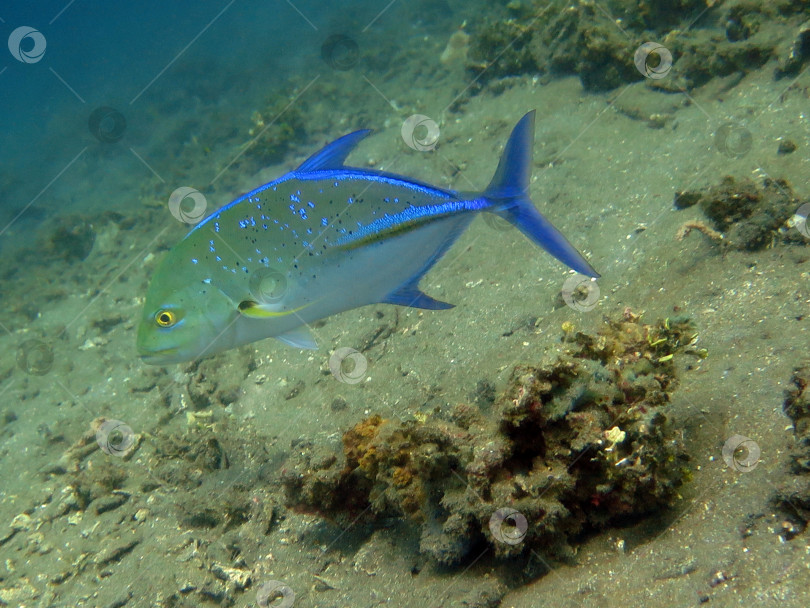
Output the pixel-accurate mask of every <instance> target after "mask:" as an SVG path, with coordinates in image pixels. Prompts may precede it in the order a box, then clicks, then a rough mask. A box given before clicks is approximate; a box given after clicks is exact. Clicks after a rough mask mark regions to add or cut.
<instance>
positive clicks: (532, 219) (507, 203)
mask: <svg viewBox="0 0 810 608" xmlns="http://www.w3.org/2000/svg"><path fill="white" fill-rule="evenodd" d="M534 114H535V111H534V110H532V111H531V112H529V113H528V114H526V115H525V116H524V117H523V118H521V119H520V122H518V123H517V125H515V128H514V129H512V134H511V135H510V136H509V141H507V142H506V147H505V148H504V151H503V155H502V156H501V160H500V162H499V163H498V168H497V170H496V171H495V176H494V177H493V178H492V181H491V182H490V183H489V186H487V189H486V190H484V192H483V193H482V194H483V196H484V198H486V199H487V201H488V202H489V203H490V205H489V206H487V207H486V208H485V210H486V211H488V212H490V213H495V214H496V215H499V216H500V217H502V218H503V219H505V220H506V221H508V222H509V223H511V224H512V225H514V226H516V227H517V228H519V229H520V231H521V232H523V234H525V235H526V236H527V237H529V239H531V240H532V241H533V242H534V243H536V244H537V245H539V246H540V247H542V248H543V249H545V250H546V251H547V252H549V253H550V254H551V255H553V256H554V257H555V258H557V259H558V260H560V261H561V262H562V263H563V264H565V265H566V266H568V267H570V268H572V269H574V270H576V271H577V272H579V273H580V274H584V275H587V276H589V277H595V278H596V277H599V273H598V272H596V271H595V270H594V269H593V267H592V266H591V265H590V264H589V263H588V260H586V259H585V258H584V257H583V256H582V254H581V253H580V252H579V251H577V250H576V249H575V248H574V246H573V245H572V244H571V243H569V242H568V239H566V238H565V237H564V236H563V234H562V233H561V232H560V231H559V230H557V229H556V228H555V227H554V226H553V225H552V224H551V222H549V221H548V220H547V219H546V218H545V217H543V215H542V214H541V213H540V212H539V211H538V210H537V209H536V208H535V206H534V204H533V203H532V200H531V198H530V197H529V182H530V180H531V177H532V151H533V148H534Z"/></svg>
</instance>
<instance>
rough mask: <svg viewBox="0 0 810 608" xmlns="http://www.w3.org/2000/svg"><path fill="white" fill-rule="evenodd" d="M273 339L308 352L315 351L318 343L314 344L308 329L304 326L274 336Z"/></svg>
mask: <svg viewBox="0 0 810 608" xmlns="http://www.w3.org/2000/svg"><path fill="white" fill-rule="evenodd" d="M275 338H276V340H279V341H281V342H284V344H287V345H289V346H292V347H294V348H304V349H308V350H316V349H317V348H318V343H317V342H315V338H314V337H313V336H312V334H311V333H310V331H309V329H307V327H306V325H301V326H300V327H296V328H295V329H291V330H290V331H288V332H285V333H283V334H280V335H278V336H275Z"/></svg>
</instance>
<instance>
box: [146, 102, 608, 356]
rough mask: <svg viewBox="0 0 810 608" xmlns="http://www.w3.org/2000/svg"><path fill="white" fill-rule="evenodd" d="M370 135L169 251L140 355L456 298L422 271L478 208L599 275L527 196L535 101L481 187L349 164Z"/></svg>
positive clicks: (295, 341)
mask: <svg viewBox="0 0 810 608" xmlns="http://www.w3.org/2000/svg"><path fill="white" fill-rule="evenodd" d="M369 133H370V131H369V130H363V131H356V132H354V133H350V134H348V135H345V136H343V137H341V138H340V139H338V140H336V141H334V142H332V143H331V144H329V145H327V146H326V147H325V148H323V149H322V150H320V151H319V152H317V153H316V154H315V155H313V156H311V157H310V158H309V159H307V160H306V161H305V162H304V163H303V164H302V165H301V166H300V167H298V168H297V169H295V170H294V171H292V172H290V173H288V174H286V175H284V176H282V177H280V178H278V179H277V180H275V181H272V182H270V183H268V184H265V185H264V186H261V187H259V188H257V189H255V190H253V191H252V192H248V193H247V194H245V195H243V196H241V197H239V198H237V199H236V200H235V201H233V202H232V203H230V204H228V205H226V206H224V207H222V208H221V209H218V210H217V211H215V212H214V213H212V214H211V215H209V216H208V217H207V218H206V219H204V220H203V221H202V222H200V223H199V224H198V225H197V226H195V227H194V228H193V229H192V230H191V232H189V234H188V235H187V236H186V237H185V238H184V239H183V240H182V241H181V242H180V243H178V244H177V245H176V246H175V247H174V248H173V249H172V250H171V251H170V252H169V253H168V254H167V255H166V257H165V258H164V259H163V260H162V262H161V263H160V265H159V266H158V268H157V270H156V271H155V274H154V276H153V277H152V281H151V283H150V286H149V289H148V291H147V294H146V301H145V304H144V309H143V314H142V317H141V320H140V326H139V328H138V338H137V346H138V351H139V354H140V356H141V357H142V359H143V360H144V361H145V362H147V363H152V364H167V363H177V362H182V361H189V360H194V359H198V358H200V357H203V356H207V355H210V354H213V353H217V352H221V351H224V350H227V349H231V348H234V347H236V346H240V345H242V344H248V343H250V342H254V341H256V340H261V339H263V338H268V337H275V338H277V339H279V340H281V341H283V342H285V343H287V344H290V345H292V346H295V347H298V348H316V347H317V346H316V343H315V340H314V338H313V336H312V334H311V333H310V331H309V329H308V325H310V324H311V323H312V322H314V321H317V320H318V319H322V318H325V317H328V316H330V315H334V314H336V313H339V312H342V311H346V310H350V309H352V308H357V307H359V306H365V305H367V304H376V303H381V302H382V303H388V304H398V305H400V306H411V307H415V308H424V309H430V310H441V309H446V308H451V307H452V305H451V304H448V303H446V302H440V301H438V300H436V299H434V298H432V297H430V296H429V295H427V294H425V293H423V292H422V291H421V290H420V288H419V281H420V280H421V279H422V277H423V276H424V275H425V274H426V273H427V272H428V270H430V269H431V268H432V267H433V265H434V264H435V263H436V262H437V261H438V260H439V259H441V257H442V256H443V255H444V254H445V253H447V250H448V249H450V247H451V246H452V245H453V243H454V242H455V241H456V239H458V237H459V235H461V233H462V232H463V231H464V230H465V229H466V228H467V227H468V226H469V225H470V222H472V220H473V219H474V218H475V217H476V216H477V215H478V214H479V213H481V212H484V213H494V214H496V215H498V216H500V217H502V218H504V219H505V220H507V221H508V222H510V223H512V224H513V225H514V226H516V227H517V228H518V229H520V230H521V231H522V232H523V233H524V234H525V235H526V236H528V237H529V239H530V240H532V241H533V242H534V243H536V244H537V245H539V246H540V247H542V248H543V249H545V250H546V251H547V252H549V253H550V254H551V255H553V256H554V257H556V258H557V259H558V260H560V261H561V262H562V263H564V264H566V265H567V266H569V267H570V268H573V269H574V270H576V271H577V272H579V273H582V274H584V275H587V276H590V277H598V276H599V275H598V274H597V273H596V271H595V270H594V269H593V268H592V267H591V265H590V264H589V263H588V262H587V260H585V258H584V257H583V256H582V255H581V254H580V253H579V252H578V251H577V250H576V249H575V248H574V247H573V246H572V245H571V244H570V243H569V242H568V241H567V240H566V238H565V237H564V236H563V235H562V234H561V233H560V232H559V231H558V230H557V229H556V228H555V227H554V226H552V225H551V223H550V222H549V221H548V220H547V219H546V218H544V217H543V216H542V215H541V214H540V213H539V212H538V211H537V209H536V208H535V207H534V205H533V204H532V202H531V199H530V198H529V180H530V178H531V167H532V146H533V140H534V111H532V112H529V113H528V114H526V115H525V116H524V117H523V118H522V119H521V120H520V121H519V122H518V124H517V125H516V126H515V128H514V129H513V131H512V134H511V136H510V137H509V141H508V142H507V144H506V148H505V150H504V152H503V156H502V157H501V159H500V162H499V164H498V168H497V170H496V171H495V176H494V177H493V178H492V181H491V182H490V184H489V186H487V188H486V189H485V190H484V191H483V192H480V193H464V192H455V191H453V190H446V189H443V188H437V187H435V186H431V185H428V184H424V183H421V182H418V181H416V180H412V179H410V178H408V177H403V176H401V175H395V174H392V173H385V172H382V171H372V170H366V169H358V168H354V167H348V166H346V165H344V160H345V159H346V157H347V156H348V155H349V153H350V152H351V151H352V150H353V149H354V148H355V146H357V144H358V143H359V142H360V141H361V140H362V139H363V138H365V137H366V136H367V135H368V134H369Z"/></svg>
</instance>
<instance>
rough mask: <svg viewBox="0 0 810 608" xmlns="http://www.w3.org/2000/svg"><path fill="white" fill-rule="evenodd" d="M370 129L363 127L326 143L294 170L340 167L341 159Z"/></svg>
mask: <svg viewBox="0 0 810 608" xmlns="http://www.w3.org/2000/svg"><path fill="white" fill-rule="evenodd" d="M369 133H371V129H363V130H361V131H355V132H354V133H349V134H348V135H344V136H343V137H339V138H338V139H336V140H335V141H333V142H332V143H330V144H326V145H325V146H324V147H323V148H321V149H320V150H318V151H317V152H316V153H315V154H313V155H312V156H310V157H309V158H308V159H306V160H305V161H304V162H303V163H301V166H299V167H298V168H297V169H296V170H295V171H296V173H308V172H310V171H328V170H330V169H341V168H342V167H343V161H345V160H346V157H347V156H348V155H349V154H350V153H351V151H352V150H354V148H355V147H356V146H357V144H359V143H360V141H361V140H363V139H364V138H365V137H366V136H367V135H368V134H369Z"/></svg>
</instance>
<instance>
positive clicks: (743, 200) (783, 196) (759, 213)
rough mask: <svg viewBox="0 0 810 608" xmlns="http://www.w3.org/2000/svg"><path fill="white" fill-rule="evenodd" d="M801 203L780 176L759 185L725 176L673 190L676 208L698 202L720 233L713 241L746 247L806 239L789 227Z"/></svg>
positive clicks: (733, 246)
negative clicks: (696, 187)
mask: <svg viewBox="0 0 810 608" xmlns="http://www.w3.org/2000/svg"><path fill="white" fill-rule="evenodd" d="M802 204H803V203H802V201H801V200H799V198H798V197H797V196H796V195H795V194H794V192H793V189H792V188H791V186H790V184H789V183H788V182H787V180H784V179H770V178H768V179H765V180H764V181H763V182H762V185H761V186H760V185H759V184H757V183H756V182H754V181H753V180H751V179H748V178H741V179H737V178H734V177H730V176H727V177H724V178H723V180H722V181H721V182H720V184H718V185H716V186H710V187H707V188H703V189H700V190H693V191H685V192H678V193H676V194H675V207H676V208H677V209H685V208H688V207H691V206H694V205H698V207H699V208H700V210H701V211H702V212H703V214H704V215H705V216H706V217H707V218H708V219H709V220H710V222H711V224H712V226H713V229H714V230H715V231H716V232H718V233H720V236H719V237H718V238H716V239H715V240H716V241H717V242H720V243H722V245H723V246H724V247H730V248H732V249H742V250H747V251H756V250H759V249H764V248H766V247H769V246H770V245H772V244H773V243H775V242H781V243H792V244H805V243H807V239H806V238H805V237H804V236H803V235H802V234H801V232H800V231H799V230H795V229H791V227H790V222H791V218H793V216H794V214H795V213H796V211H797V210H798V209H799V208H800V207H801V206H802ZM693 227H698V228H699V226H693ZM703 231H704V232H706V231H705V230H703ZM710 236H711V235H710Z"/></svg>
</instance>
